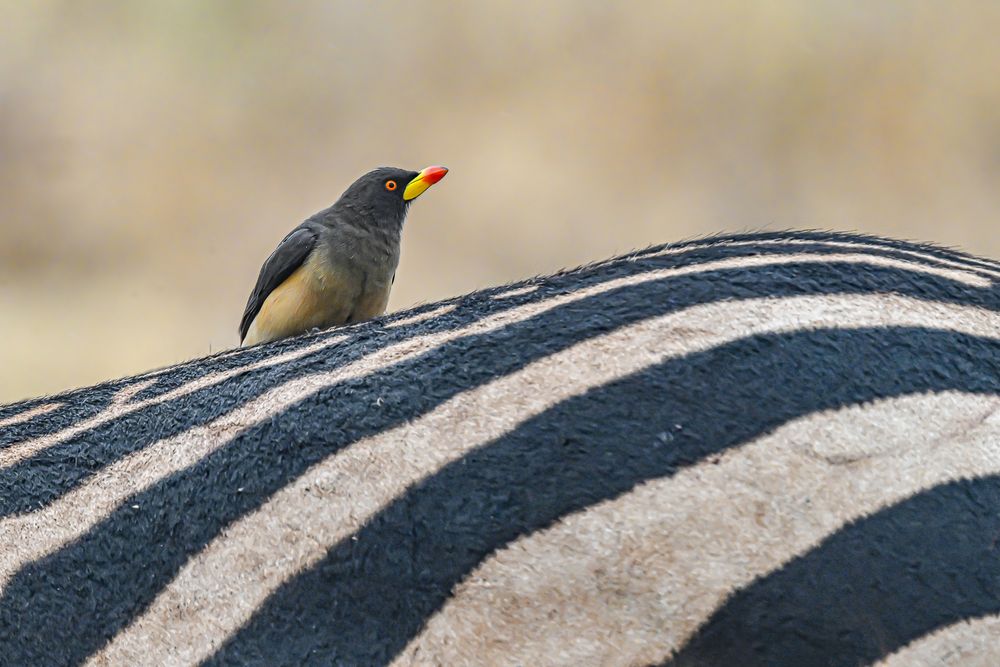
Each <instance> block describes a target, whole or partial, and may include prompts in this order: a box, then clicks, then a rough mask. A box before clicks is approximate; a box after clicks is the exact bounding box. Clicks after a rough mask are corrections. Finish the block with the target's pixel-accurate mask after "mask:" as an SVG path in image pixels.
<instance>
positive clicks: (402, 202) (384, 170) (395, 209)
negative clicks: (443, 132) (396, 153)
mask: <svg viewBox="0 0 1000 667" xmlns="http://www.w3.org/2000/svg"><path fill="white" fill-rule="evenodd" d="M447 173H448V170H447V169H445V168H444V167H427V168H426V169H424V170H422V171H407V170H406V169H398V168H396V167H380V168H378V169H375V170H373V171H370V172H368V173H367V174H365V175H364V176H362V177H361V178H359V179H358V180H356V181H354V183H352V184H351V186H350V187H349V188H347V190H346V191H345V192H344V194H342V195H341V196H340V200H339V201H338V202H337V204H336V205H335V206H337V207H338V208H341V207H342V208H348V209H353V210H354V211H356V212H359V213H361V214H363V215H365V216H372V217H373V218H374V220H375V222H376V223H377V224H379V225H384V224H393V223H395V224H397V225H402V223H403V218H404V217H406V209H407V208H408V207H409V205H410V202H412V201H413V200H414V199H416V198H417V197H419V196H420V195H421V194H423V192H424V191H425V190H427V188H429V187H431V186H432V185H434V184H435V183H437V182H438V181H440V180H441V179H442V178H444V175H445V174H447Z"/></svg>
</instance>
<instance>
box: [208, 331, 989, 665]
mask: <svg viewBox="0 0 1000 667" xmlns="http://www.w3.org/2000/svg"><path fill="white" fill-rule="evenodd" d="M984 360H986V362H985V363H984ZM775 388H780V390H779V391H775ZM943 390H960V391H967V392H985V393H990V394H995V393H997V392H998V391H1000V342H998V341H995V340H985V339H980V338H975V337H969V336H964V335H959V334H954V333H947V332H941V331H928V330H924V329H868V330H853V331H852V330H820V331H809V332H801V333H794V334H787V335H773V336H755V337H752V338H747V339H743V340H740V341H738V342H735V343H732V344H729V345H724V346H721V347H718V348H714V349H711V350H708V351H706V352H703V353H698V354H693V355H690V356H689V357H686V358H682V359H675V360H670V361H668V362H666V363H663V364H660V365H657V366H654V367H651V368H649V369H647V370H645V371H643V372H641V373H637V374H635V375H632V376H630V377H627V378H624V379H622V380H620V381H617V382H614V383H611V384H609V385H607V386H604V387H599V388H595V389H594V390H592V391H590V392H588V393H587V394H585V395H583V396H580V397H577V398H573V399H569V400H567V401H564V402H563V403H561V404H559V405H558V406H556V407H554V408H552V409H551V410H548V411H547V412H545V413H544V414H542V415H539V416H538V417H537V418H534V419H531V420H529V421H528V422H526V423H525V424H523V425H522V426H520V427H519V428H517V429H516V430H514V431H512V432H511V433H509V434H507V435H505V436H504V437H501V438H499V439H498V440H496V441H494V442H491V443H489V444H488V445H486V446H484V447H482V448H481V449H479V450H477V451H475V452H473V453H471V454H469V455H468V456H466V457H464V458H463V459H462V460H460V461H457V462H456V463H454V464H451V465H448V466H446V467H444V468H443V469H442V470H441V471H440V472H439V473H437V474H435V475H433V476H432V477H431V478H429V479H428V480H426V481H425V482H423V483H421V484H419V485H418V486H417V487H415V488H412V489H411V490H409V491H408V492H407V493H405V494H404V495H403V496H402V497H400V498H398V499H397V500H396V501H395V502H393V503H392V505H391V506H390V507H388V508H387V509H386V510H384V511H382V512H380V513H379V514H378V515H377V516H375V517H374V518H373V519H372V520H371V521H370V522H369V523H368V524H367V525H366V526H364V528H362V529H361V530H360V531H358V532H357V533H355V534H354V535H351V536H350V537H349V538H347V539H345V540H344V541H342V542H340V543H339V544H337V545H336V546H334V547H333V548H332V549H331V550H330V551H329V552H328V554H327V556H326V557H325V558H324V559H323V560H322V561H321V562H320V563H319V564H318V565H316V566H315V567H313V568H310V570H309V571H307V572H306V573H304V574H302V575H300V576H298V577H297V578H296V579H295V580H294V581H292V582H290V583H289V584H287V585H285V586H283V587H282V588H281V589H280V590H279V591H277V592H276V593H275V594H274V595H273V596H272V597H271V598H270V599H269V600H268V601H267V603H266V604H265V605H264V606H263V607H262V608H261V609H260V610H259V611H258V613H257V614H256V615H255V616H254V618H253V620H252V622H251V623H250V624H249V625H248V626H246V627H245V628H243V629H242V630H241V631H240V632H239V633H238V634H237V635H236V636H235V637H234V638H232V639H231V640H230V641H229V642H227V644H226V645H225V646H224V647H223V648H221V649H220V651H219V653H218V655H217V656H216V660H215V661H214V662H217V663H227V664H276V663H278V662H281V661H283V660H288V659H290V658H294V659H295V660H296V661H298V660H300V659H304V658H305V657H306V656H308V661H307V662H310V663H313V664H329V663H330V662H334V661H343V662H345V663H347V664H376V663H384V662H387V661H389V660H390V659H391V658H392V657H394V656H395V655H396V654H397V653H398V652H399V651H400V650H402V648H403V647H404V646H405V645H406V643H407V642H408V641H409V640H410V639H412V638H413V637H414V636H416V635H417V633H418V632H419V631H420V630H421V628H422V627H423V625H424V623H425V622H426V620H427V619H428V618H429V617H430V615H432V614H433V613H435V612H436V611H437V610H438V609H440V607H441V605H442V604H443V603H444V602H445V601H446V599H447V598H448V596H449V594H450V591H451V590H452V588H453V587H454V586H455V585H456V584H457V583H459V582H460V581H461V580H462V579H463V578H464V577H465V576H466V575H467V574H468V573H469V572H470V571H471V570H472V569H473V568H475V567H476V566H477V565H478V564H479V563H481V562H482V561H483V559H485V558H486V557H488V556H489V555H490V554H491V553H493V552H494V551H495V550H497V549H498V548H501V547H503V546H504V545H506V544H508V543H509V542H510V541H512V540H514V539H517V538H519V537H521V536H524V535H526V534H529V533H531V532H533V531H536V530H539V529H543V528H545V527H547V526H549V525H551V524H552V523H553V522H554V521H556V520H557V519H559V518H560V517H562V516H565V515H567V514H569V513H571V512H576V511H580V510H582V509H584V508H586V507H588V506H590V505H592V504H594V503H597V502H601V501H603V500H607V499H610V498H614V497H616V496H618V495H619V494H621V493H624V492H627V491H629V490H630V489H632V488H633V487H634V486H635V485H636V484H638V483H640V482H644V481H646V480H649V479H653V478H658V477H663V476H668V475H672V474H673V473H674V472H675V471H676V470H677V469H678V468H679V467H682V466H686V465H690V464H694V463H696V462H699V461H701V460H703V459H704V458H705V457H706V456H708V455H711V454H716V453H720V452H722V451H725V450H726V449H727V448H729V447H733V446H737V445H739V444H741V443H745V442H747V441H749V440H751V439H753V438H756V437H759V436H760V435H762V434H764V433H767V432H769V431H771V430H773V429H774V428H776V427H778V426H780V425H781V424H782V423H785V422H787V421H788V420H790V419H794V418H797V417H801V416H803V415H807V414H810V413H813V412H817V411H820V410H826V409H835V408H840V407H844V406H846V405H850V404H860V403H864V402H866V401H870V400H874V399H878V398H887V397H893V396H899V395H903V394H914V393H921V392H927V391H943ZM997 562H998V566H997V567H998V569H997V570H996V571H997V572H998V573H1000V561H997ZM709 664H740V663H739V662H720V663H709ZM787 664H798V663H794V662H793V663H787Z"/></svg>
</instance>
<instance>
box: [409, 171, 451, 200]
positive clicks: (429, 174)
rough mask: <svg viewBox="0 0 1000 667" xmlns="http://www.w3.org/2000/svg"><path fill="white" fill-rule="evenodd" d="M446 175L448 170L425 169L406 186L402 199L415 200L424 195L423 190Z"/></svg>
mask: <svg viewBox="0 0 1000 667" xmlns="http://www.w3.org/2000/svg"><path fill="white" fill-rule="evenodd" d="M447 173H448V170H447V169H445V168H444V167H427V168H426V169H424V170H423V171H422V172H420V173H419V174H417V177H416V178H414V179H413V180H412V181H410V182H409V183H407V184H406V189H405V190H403V199H404V200H406V201H410V200H411V199H416V198H417V197H419V196H420V195H422V194H424V190H426V189H427V188H429V187H431V186H432V185H434V184H435V183H437V182H438V181H440V180H441V179H442V178H444V175H445V174H447Z"/></svg>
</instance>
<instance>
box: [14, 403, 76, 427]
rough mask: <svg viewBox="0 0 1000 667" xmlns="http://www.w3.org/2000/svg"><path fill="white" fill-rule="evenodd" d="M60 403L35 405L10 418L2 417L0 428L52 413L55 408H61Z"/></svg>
mask: <svg viewBox="0 0 1000 667" xmlns="http://www.w3.org/2000/svg"><path fill="white" fill-rule="evenodd" d="M62 405H63V404H62V403H45V404H44V405H36V406H35V407H33V408H29V409H28V410H25V411H24V412H18V413H17V414H14V415H11V416H10V417H4V418H3V419H0V428H3V427H4V426H14V425H15V424H21V423H23V422H26V421H28V420H29V419H33V418H34V417H38V416H39V415H44V414H48V413H50V412H52V411H53V410H55V409H56V408H61V407H62Z"/></svg>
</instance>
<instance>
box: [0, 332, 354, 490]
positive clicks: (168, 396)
mask: <svg viewBox="0 0 1000 667" xmlns="http://www.w3.org/2000/svg"><path fill="white" fill-rule="evenodd" d="M344 339H345V337H344V336H339V337H335V338H328V339H324V340H321V341H319V342H317V343H313V344H312V345H307V346H305V347H302V348H298V349H295V350H292V351H290V352H285V353H284V354H279V355H277V356H274V357H268V358H266V359H261V360H260V361H257V362H255V363H252V364H248V365H246V366H240V367H238V368H230V369H228V370H225V371H219V372H217V373H212V374H210V375H205V376H202V377H200V378H196V379H194V380H192V381H191V382H188V383H187V384H183V385H181V386H180V387H176V388H174V389H171V390H170V391H168V392H165V393H164V394H162V395H160V396H155V397H153V398H147V399H145V400H142V401H137V402H135V403H131V402H130V401H131V400H132V398H133V397H135V395H136V394H138V393H139V392H140V391H142V390H143V389H146V388H147V387H149V386H150V385H152V384H153V383H154V382H156V379H155V378H150V377H149V376H148V375H146V376H139V378H137V379H139V381H137V382H134V383H132V384H129V385H127V386H125V387H122V388H121V389H119V390H118V391H117V392H116V393H115V395H114V397H113V398H112V399H111V402H110V403H109V404H108V406H107V407H106V408H104V409H103V410H101V411H100V412H99V413H97V414H96V415H94V416H93V417H90V418H88V419H83V420H81V421H78V422H76V423H75V424H73V425H71V426H67V427H66V428H64V429H62V430H61V431H57V432H56V433H50V434H48V435H43V436H39V437H37V438H33V439H31V440H24V441H22V442H18V443H14V444H12V445H10V446H9V447H6V448H4V449H2V450H0V470H2V469H3V468H8V467H10V466H12V465H15V464H17V463H19V462H21V461H23V460H25V459H27V458H29V457H31V456H33V455H34V454H37V453H38V452H40V451H43V450H45V449H48V448H50V447H54V446H55V445H58V444H59V443H62V442H66V441H67V440H69V439H71V438H73V437H74V436H77V435H79V434H80V433H83V432H84V431H87V430H89V429H93V428H97V427H98V426H101V425H102V424H106V423H108V422H110V421H112V420H114V419H118V418H120V417H124V416H125V415H128V414H131V413H133V412H135V411H137V410H141V409H143V408H146V407H149V406H150V405H155V404H157V403H165V402H167V401H172V400H174V399H176V398H180V397H182V396H186V395H188V394H191V393H193V392H195V391H198V390H199V389H204V388H205V387H210V386H212V385H216V384H219V383H220V382H224V381H226V380H228V379H229V378H231V377H235V376H236V375H240V374H242V373H246V372H248V371H253V370H259V369H261V368H267V367H268V366H274V365H276V364H282V363H285V362H288V361H292V360H294V359H298V358H300V357H304V356H305V355H307V354H310V353H312V352H316V351H318V350H321V349H323V348H325V347H329V346H330V345H333V344H335V343H339V342H342V341H343V340H344ZM144 378H149V379H144Z"/></svg>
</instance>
